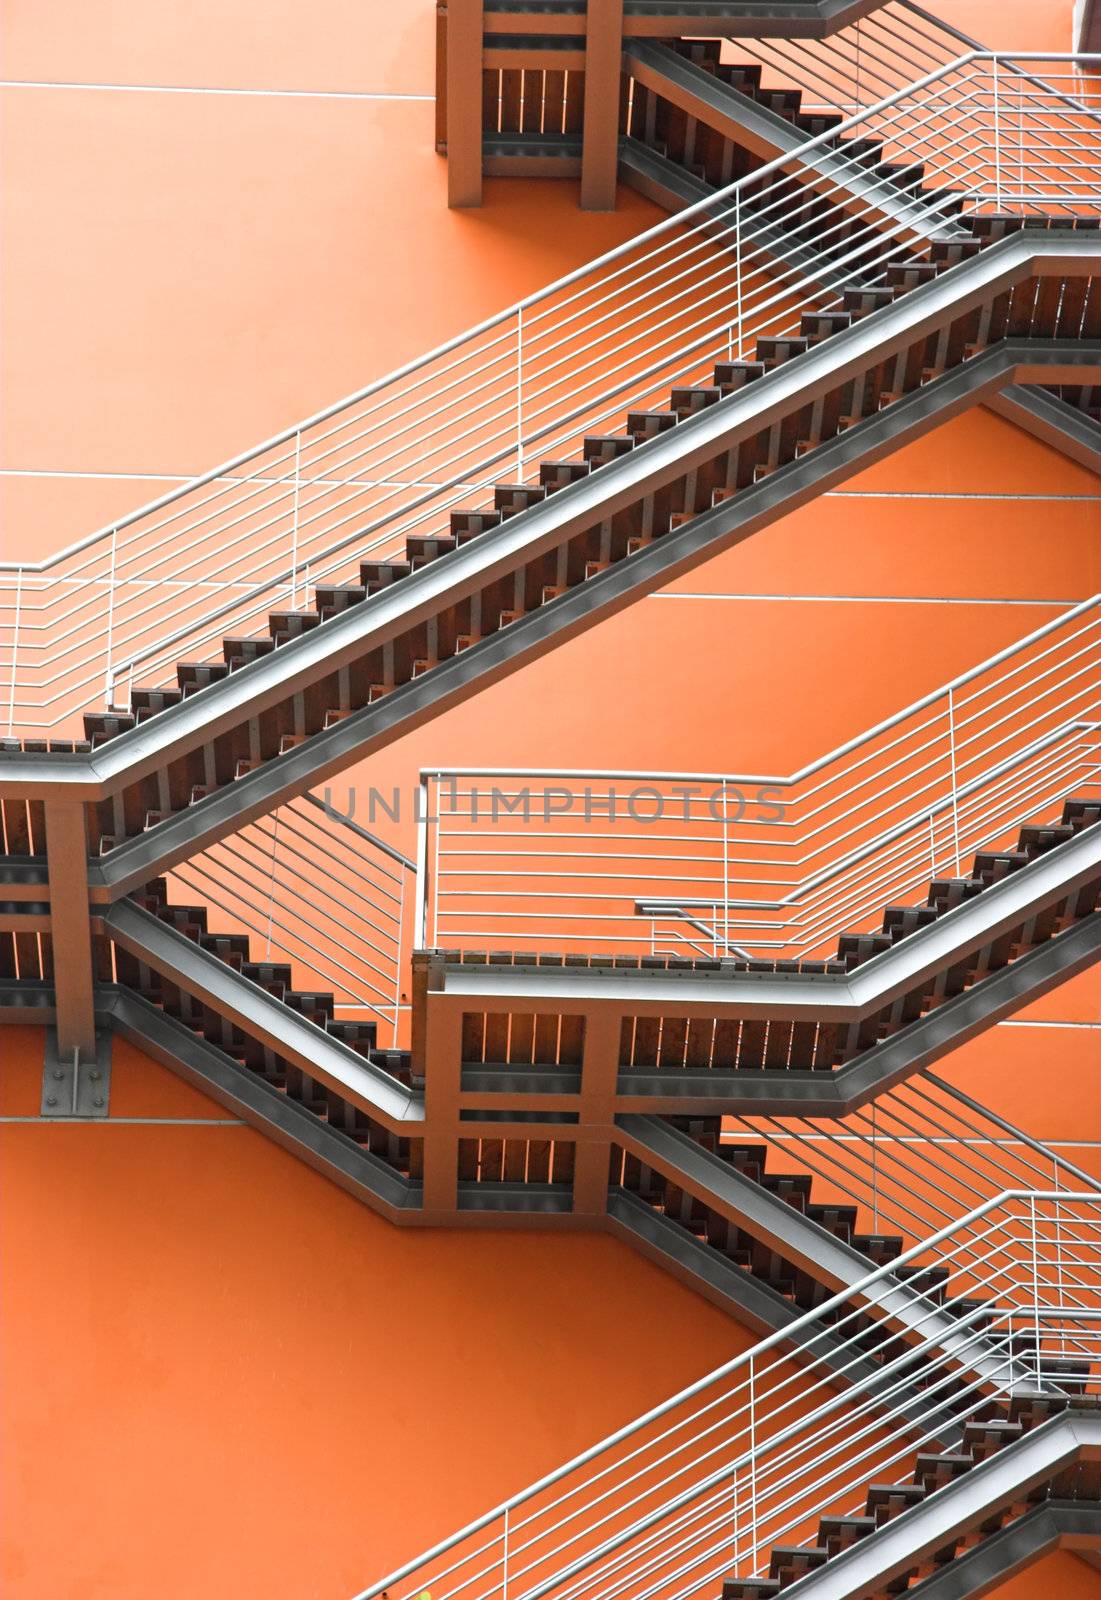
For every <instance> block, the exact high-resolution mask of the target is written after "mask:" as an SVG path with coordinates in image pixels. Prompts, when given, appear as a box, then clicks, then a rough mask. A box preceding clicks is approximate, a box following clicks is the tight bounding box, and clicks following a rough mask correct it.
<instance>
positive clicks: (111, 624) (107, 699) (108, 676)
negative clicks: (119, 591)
mask: <svg viewBox="0 0 1101 1600" xmlns="http://www.w3.org/2000/svg"><path fill="white" fill-rule="evenodd" d="M118 532H119V531H118V528H117V527H113V528H112V529H111V557H110V566H109V569H108V573H107V651H106V659H105V661H104V663H103V704H104V707H105V709H106V710H108V711H110V710H111V707H112V704H113V702H114V698H115V670H114V665H113V660H114V653H115V557H116V552H117V549H118Z"/></svg>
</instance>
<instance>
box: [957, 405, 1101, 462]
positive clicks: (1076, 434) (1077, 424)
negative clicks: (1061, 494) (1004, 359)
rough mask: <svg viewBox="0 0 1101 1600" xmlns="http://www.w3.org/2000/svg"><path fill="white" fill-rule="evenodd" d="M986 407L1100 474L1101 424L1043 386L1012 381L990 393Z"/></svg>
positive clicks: (1070, 458)
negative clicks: (1032, 386) (996, 391)
mask: <svg viewBox="0 0 1101 1600" xmlns="http://www.w3.org/2000/svg"><path fill="white" fill-rule="evenodd" d="M986 404H987V408H988V410H990V411H994V412H996V413H997V415H998V416H1000V417H1004V418H1005V420H1006V421H1007V422H1012V423H1013V424H1014V426H1015V427H1018V428H1020V429H1021V430H1022V431H1023V432H1024V433H1030V434H1031V435H1032V437H1033V438H1034V439H1039V440H1040V441H1041V442H1042V443H1043V444H1047V445H1050V446H1051V448H1052V449H1053V450H1058V452H1059V454H1060V455H1063V456H1066V457H1067V458H1068V460H1070V461H1077V462H1078V464H1079V466H1082V467H1087V468H1088V469H1089V471H1090V472H1096V473H1097V474H1098V475H1101V425H1099V424H1098V423H1096V422H1094V420H1093V418H1092V417H1088V416H1087V415H1086V413H1085V412H1084V411H1079V410H1078V408H1077V406H1072V405H1068V404H1067V402H1066V401H1065V400H1062V399H1060V397H1059V396H1058V395H1057V394H1051V393H1050V392H1049V391H1048V390H1047V389H1035V388H1024V387H1022V386H1021V385H1020V384H1016V383H1012V384H1010V385H1009V386H1008V387H1007V388H1005V389H1003V390H1002V391H1001V393H1000V394H995V395H991V397H990V399H989V400H988V401H987V402H986Z"/></svg>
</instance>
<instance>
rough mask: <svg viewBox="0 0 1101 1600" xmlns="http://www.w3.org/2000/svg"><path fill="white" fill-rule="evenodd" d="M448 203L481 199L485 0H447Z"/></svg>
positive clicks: (474, 202)
mask: <svg viewBox="0 0 1101 1600" xmlns="http://www.w3.org/2000/svg"><path fill="white" fill-rule="evenodd" d="M446 83H447V203H448V205H449V206H480V205H481V203H482V0H447V68H446Z"/></svg>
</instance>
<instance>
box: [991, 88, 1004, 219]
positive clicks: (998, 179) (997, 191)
mask: <svg viewBox="0 0 1101 1600" xmlns="http://www.w3.org/2000/svg"><path fill="white" fill-rule="evenodd" d="M993 62H994V198H995V201H996V203H997V207H998V210H999V211H1000V210H1001V209H1002V127H1001V104H1000V93H999V84H998V58H997V56H994V58H993Z"/></svg>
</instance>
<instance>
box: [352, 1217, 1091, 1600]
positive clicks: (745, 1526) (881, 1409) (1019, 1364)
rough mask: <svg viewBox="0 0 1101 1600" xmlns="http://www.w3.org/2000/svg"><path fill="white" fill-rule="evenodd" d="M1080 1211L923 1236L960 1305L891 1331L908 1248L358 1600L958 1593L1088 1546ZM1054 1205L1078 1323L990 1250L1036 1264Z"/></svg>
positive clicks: (1084, 1268) (833, 1597)
mask: <svg viewBox="0 0 1101 1600" xmlns="http://www.w3.org/2000/svg"><path fill="white" fill-rule="evenodd" d="M1096 1204H1097V1202H1096V1197H1094V1198H1093V1199H1087V1198H1086V1197H1085V1196H1076V1195H1073V1194H1066V1197H1065V1200H1064V1201H1059V1200H1058V1199H1057V1198H1056V1196H1055V1195H1054V1194H1047V1195H1039V1194H1034V1195H1033V1196H1031V1197H1030V1198H1027V1199H1026V1198H1025V1197H1024V1196H1022V1195H1010V1194H1006V1195H1004V1196H1001V1197H998V1198H996V1199H993V1200H991V1201H990V1202H988V1203H987V1204H986V1205H984V1206H983V1207H979V1208H977V1209H976V1210H975V1211H973V1212H971V1213H969V1214H968V1216H967V1217H964V1218H960V1219H959V1222H958V1223H957V1224H956V1225H955V1226H954V1227H953V1228H950V1229H947V1230H942V1231H941V1232H939V1233H937V1234H935V1235H933V1236H932V1237H931V1238H930V1240H929V1241H928V1244H929V1247H930V1248H931V1249H933V1250H936V1251H937V1252H938V1253H939V1257H940V1263H941V1266H942V1267H943V1269H944V1272H943V1273H938V1274H936V1275H935V1277H936V1280H937V1283H939V1282H940V1281H941V1280H942V1279H943V1277H944V1275H945V1274H947V1276H948V1277H949V1278H950V1279H952V1280H955V1279H957V1276H958V1278H959V1281H960V1287H961V1290H962V1288H963V1287H964V1280H965V1279H967V1280H968V1284H967V1288H968V1291H969V1295H970V1298H965V1296H964V1295H963V1294H962V1293H957V1294H956V1295H955V1296H954V1297H952V1298H950V1299H946V1300H945V1302H944V1304H943V1305H942V1306H937V1307H935V1308H934V1309H932V1310H928V1309H927V1310H926V1312H925V1314H924V1320H919V1321H917V1322H916V1323H912V1324H911V1326H910V1328H909V1330H906V1329H905V1328H903V1327H902V1326H900V1322H899V1315H900V1312H902V1311H903V1306H904V1299H903V1300H902V1301H900V1299H899V1296H902V1297H905V1296H906V1295H907V1294H911V1295H914V1296H915V1298H914V1299H913V1300H911V1302H910V1305H911V1309H913V1308H914V1307H915V1306H916V1305H917V1304H920V1303H921V1302H922V1299H923V1298H924V1301H925V1303H926V1304H927V1305H928V1303H929V1301H930V1298H931V1296H930V1293H929V1288H928V1287H927V1289H926V1293H925V1295H924V1297H922V1296H920V1295H918V1294H917V1293H916V1291H915V1289H914V1284H915V1283H916V1282H917V1278H916V1275H912V1276H911V1279H910V1286H909V1287H908V1288H907V1287H904V1286H903V1285H904V1283H905V1279H906V1276H907V1274H906V1269H907V1268H908V1267H909V1266H910V1265H911V1264H912V1261H913V1253H912V1252H907V1253H906V1254H905V1255H904V1256H903V1257H901V1258H899V1260H898V1262H897V1263H895V1264H894V1265H892V1266H884V1267H881V1268H879V1269H877V1270H876V1271H875V1272H874V1273H869V1274H867V1275H866V1276H865V1278H864V1279H862V1280H861V1281H860V1283H858V1284H857V1285H855V1286H854V1287H853V1289H852V1290H851V1291H848V1292H846V1293H844V1294H841V1295H838V1296H835V1297H833V1298H831V1299H828V1300H827V1301H826V1302H825V1303H824V1304H822V1305H821V1306H819V1307H818V1308H817V1309H812V1310H808V1311H805V1312H804V1313H803V1314H802V1315H801V1316H799V1317H798V1318H796V1319H795V1320H793V1321H790V1322H789V1323H788V1325H787V1326H786V1328H785V1329H784V1330H783V1331H782V1332H780V1333H776V1334H773V1335H772V1336H771V1337H769V1338H767V1339H765V1340H764V1341H763V1342H762V1343H761V1344H759V1345H757V1346H755V1348H754V1349H753V1350H752V1351H750V1352H748V1353H747V1354H745V1355H742V1356H739V1357H736V1358H735V1359H734V1360H732V1361H730V1362H727V1363H726V1364H725V1365H724V1366H723V1367H720V1368H719V1369H718V1370H717V1371H716V1372H714V1373H713V1374H711V1375H709V1376H708V1377H707V1378H705V1379H703V1380H701V1381H700V1382H699V1383H696V1384H693V1385H691V1386H690V1387H689V1388H687V1389H685V1390H684V1391H682V1392H681V1393H680V1394H678V1395H674V1396H672V1397H670V1399H669V1400H667V1401H666V1402H664V1403H663V1404H662V1405H660V1406H657V1407H655V1408H654V1409H653V1410H652V1411H650V1412H648V1413H647V1414H646V1415H645V1416H643V1417H640V1418H638V1419H637V1421H636V1422H634V1423H632V1424H630V1425H629V1426H627V1427H626V1428H623V1429H621V1430H619V1432H617V1433H616V1434H614V1435H612V1436H611V1437H610V1438H609V1439H607V1440H605V1441H603V1442H601V1443H600V1444H598V1445H595V1446H594V1447H593V1448H592V1449H590V1450H587V1451H585V1452H584V1453H583V1454H582V1455H580V1456H579V1457H577V1458H576V1459H575V1460H574V1461H572V1462H569V1463H566V1464H565V1465H564V1466H563V1467H561V1468H560V1469H558V1470H557V1471H556V1472H552V1473H549V1474H548V1475H547V1476H546V1477H545V1478H543V1479H541V1480H540V1481H539V1482H538V1483H535V1484H533V1485H531V1486H530V1487H529V1488H528V1489H525V1490H524V1491H522V1492H521V1493H519V1494H517V1495H514V1496H513V1497H512V1498H511V1499H510V1500H509V1501H508V1502H506V1504H505V1505H503V1506H501V1507H498V1508H496V1510H494V1511H492V1512H489V1513H487V1514H486V1515H485V1516H483V1517H480V1518H478V1519H476V1520H475V1521H474V1522H472V1523H471V1524H470V1525H469V1526H468V1527H467V1528H464V1529H462V1530H460V1531H459V1532H457V1533H456V1534H454V1535H453V1536H451V1537H450V1538H449V1539H446V1540H444V1541H442V1542H441V1543H440V1544H438V1545H436V1546H435V1547H434V1548H433V1549H431V1550H428V1551H426V1552H425V1553H424V1554H423V1555H422V1556H420V1557H418V1558H416V1559H415V1560H412V1561H410V1562H409V1563H407V1564H406V1565H405V1566H404V1567H402V1568H401V1569H399V1570H398V1571H397V1572H395V1573H391V1574H389V1575H388V1576H387V1577H384V1578H381V1579H379V1580H378V1581H376V1582H373V1583H372V1584H371V1585H370V1587H368V1588H366V1589H364V1590H363V1591H361V1593H360V1595H359V1596H358V1597H357V1600H373V1597H376V1596H379V1595H381V1594H382V1593H383V1592H386V1593H388V1594H390V1595H391V1596H392V1597H393V1600H409V1597H410V1596H413V1595H416V1594H418V1593H420V1592H423V1590H424V1589H426V1588H427V1589H429V1590H430V1592H434V1591H435V1590H436V1589H437V1588H449V1589H450V1591H451V1592H452V1594H453V1596H454V1600H473V1596H474V1595H475V1594H476V1593H477V1592H478V1590H477V1585H478V1583H479V1581H484V1572H485V1570H486V1568H487V1566H488V1565H489V1564H491V1563H492V1564H493V1565H495V1566H500V1565H501V1563H505V1564H506V1565H507V1566H508V1568H509V1571H510V1573H511V1574H513V1575H514V1578H515V1581H516V1582H517V1584H518V1585H520V1586H521V1592H524V1593H527V1592H529V1591H534V1592H537V1593H539V1594H541V1595H545V1596H550V1597H554V1600H575V1597H576V1596H578V1595H581V1594H586V1593H603V1592H604V1589H605V1587H606V1586H612V1585H614V1586H615V1589H616V1592H617V1593H619V1594H621V1595H622V1596H623V1597H624V1600H643V1597H644V1596H645V1595H646V1594H649V1593H654V1592H662V1593H664V1592H678V1593H679V1592H682V1591H683V1592H684V1593H686V1594H693V1595H701V1596H712V1597H718V1596H719V1595H720V1594H721V1595H723V1596H724V1600H760V1597H764V1596H772V1595H774V1594H776V1593H779V1592H787V1591H790V1592H791V1593H792V1594H793V1595H798V1596H799V1597H800V1600H802V1597H803V1596H804V1595H807V1596H812V1597H814V1600H826V1597H827V1596H828V1597H830V1600H872V1597H875V1600H881V1597H882V1600H885V1597H886V1596H887V1595H891V1594H899V1593H908V1592H911V1591H913V1592H916V1593H919V1594H921V1595H923V1596H925V1595H929V1594H936V1595H938V1596H940V1595H947V1594H955V1595H957V1596H963V1595H967V1594H970V1593H976V1594H977V1593H982V1592H984V1587H983V1586H984V1584H985V1586H986V1587H987V1588H988V1587H989V1585H990V1583H991V1581H992V1579H993V1577H994V1576H995V1575H996V1574H997V1573H998V1572H1008V1571H1012V1570H1015V1569H1017V1568H1020V1567H1021V1566H1024V1565H1027V1564H1028V1562H1029V1561H1032V1560H1035V1559H1037V1557H1038V1556H1039V1555H1042V1554H1043V1553H1044V1551H1045V1549H1047V1548H1051V1547H1053V1546H1054V1544H1056V1543H1058V1542H1059V1540H1060V1539H1061V1538H1062V1537H1064V1536H1068V1537H1069V1536H1071V1535H1073V1534H1075V1533H1077V1534H1079V1535H1081V1536H1082V1537H1081V1540H1080V1542H1079V1543H1078V1545H1077V1548H1079V1549H1085V1548H1086V1547H1087V1546H1088V1545H1089V1544H1090V1543H1091V1542H1092V1543H1093V1544H1094V1545H1095V1546H1096V1545H1097V1543H1098V1542H1099V1541H1101V1503H1099V1496H1101V1480H1099V1478H1098V1467H1097V1460H1098V1455H1099V1446H1101V1418H1099V1417H1098V1414H1097V1408H1098V1404H1099V1396H1098V1392H1097V1391H1098V1382H1099V1380H1098V1371H1099V1367H1098V1354H1099V1353H1098V1349H1097V1334H1096V1329H1095V1322H1094V1312H1093V1309H1092V1308H1093V1305H1094V1298H1093V1297H1094V1294H1095V1291H1096V1287H1097V1262H1096V1256H1095V1255H1093V1254H1092V1253H1091V1240H1092V1237H1093V1231H1094V1227H1095V1221H1096ZM1060 1209H1061V1211H1062V1215H1063V1218H1064V1220H1065V1224H1066V1227H1067V1230H1068V1231H1067V1233H1066V1235H1065V1237H1064V1244H1065V1246H1066V1248H1067V1251H1068V1252H1069V1255H1068V1259H1070V1258H1073V1260H1074V1263H1075V1266H1076V1271H1075V1274H1074V1279H1075V1282H1074V1289H1075V1290H1076V1291H1077V1292H1080V1293H1081V1294H1082V1295H1083V1297H1084V1308H1075V1306H1074V1305H1073V1304H1072V1303H1071V1301H1070V1300H1068V1299H1067V1297H1066V1294H1065V1292H1064V1289H1065V1287H1066V1285H1064V1286H1063V1287H1060V1286H1059V1285H1057V1284H1056V1282H1055V1278H1054V1276H1053V1274H1054V1271H1055V1268H1054V1264H1053V1263H1052V1262H1051V1261H1049V1260H1048V1258H1047V1256H1046V1255H1045V1256H1044V1257H1043V1259H1044V1261H1045V1265H1044V1266H1043V1267H1042V1268H1041V1271H1040V1277H1039V1279H1038V1281H1037V1282H1035V1283H1032V1284H1029V1283H1026V1282H1025V1281H1024V1279H1023V1278H1022V1277H1021V1276H1020V1273H1021V1265H1020V1263H1019V1261H1018V1260H1017V1258H1016V1255H1015V1249H1014V1248H1012V1247H1011V1248H1010V1249H1009V1251H1008V1253H1006V1252H1005V1247H1007V1246H1011V1239H1012V1238H1013V1237H1014V1236H1016V1237H1017V1238H1018V1242H1023V1236H1019V1235H1017V1228H1018V1223H1023V1224H1024V1233H1025V1234H1031V1232H1032V1231H1033V1229H1035V1231H1036V1238H1037V1242H1038V1244H1039V1245H1040V1247H1041V1248H1042V1249H1044V1250H1045V1251H1046V1250H1047V1248H1048V1246H1049V1244H1050V1241H1051V1239H1052V1237H1053V1234H1052V1224H1053V1222H1054V1219H1055V1216H1056V1213H1057V1211H1059V1210H1060ZM1014 1219H1017V1220H1014ZM892 1285H893V1286H894V1287H893V1288H892ZM877 1293H881V1294H882V1295H883V1296H885V1298H883V1299H881V1300H880V1301H879V1302H877V1301H876V1298H875V1296H876V1294H877ZM937 1293H939V1289H938V1287H937V1284H934V1285H932V1295H933V1296H935V1295H936V1294H937ZM892 1296H894V1298H893V1299H891V1297H892ZM938 1319H940V1320H938ZM942 1324H943V1325H942ZM934 1326H935V1328H936V1332H935V1334H934ZM961 1340H962V1341H963V1342H962V1343H960V1341H961ZM945 1341H947V1342H945ZM950 1565H951V1577H950V1578H948V1581H947V1586H946V1587H944V1588H938V1587H937V1583H938V1581H939V1579H940V1577H941V1576H942V1575H943V1574H946V1571H947V1569H948V1568H949V1566H950ZM922 1585H926V1586H928V1587H921V1586H922ZM953 1585H954V1586H953Z"/></svg>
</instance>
